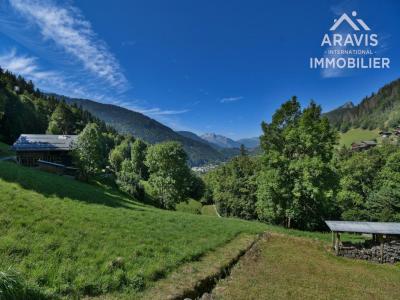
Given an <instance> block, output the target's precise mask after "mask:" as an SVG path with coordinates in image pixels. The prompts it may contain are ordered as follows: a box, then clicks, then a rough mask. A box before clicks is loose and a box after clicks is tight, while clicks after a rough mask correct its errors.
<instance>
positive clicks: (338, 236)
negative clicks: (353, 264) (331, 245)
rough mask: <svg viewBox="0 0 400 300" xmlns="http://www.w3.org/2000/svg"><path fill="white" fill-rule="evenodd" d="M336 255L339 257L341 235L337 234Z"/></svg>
mask: <svg viewBox="0 0 400 300" xmlns="http://www.w3.org/2000/svg"><path fill="white" fill-rule="evenodd" d="M335 244H336V245H335V253H336V255H339V251H340V250H339V247H340V233H339V232H336V241H335Z"/></svg>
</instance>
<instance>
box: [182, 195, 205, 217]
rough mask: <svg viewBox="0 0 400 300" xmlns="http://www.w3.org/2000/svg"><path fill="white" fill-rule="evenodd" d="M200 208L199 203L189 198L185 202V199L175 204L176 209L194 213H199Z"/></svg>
mask: <svg viewBox="0 0 400 300" xmlns="http://www.w3.org/2000/svg"><path fill="white" fill-rule="evenodd" d="M201 208H202V205H201V203H200V202H199V201H196V200H194V199H189V200H188V201H187V202H186V201H185V202H181V203H178V204H177V205H176V210H177V211H181V212H185V213H190V214H195V215H200V214H201Z"/></svg>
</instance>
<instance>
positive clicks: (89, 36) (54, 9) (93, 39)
mask: <svg viewBox="0 0 400 300" xmlns="http://www.w3.org/2000/svg"><path fill="white" fill-rule="evenodd" d="M9 2H10V4H11V5H12V7H13V8H14V9H15V10H16V11H18V12H19V13H20V14H21V15H22V16H24V17H25V18H26V19H28V20H29V21H30V22H31V23H33V24H35V25H36V26H38V28H39V29H40V32H41V35H42V36H43V38H44V39H45V40H51V41H53V42H54V43H55V44H56V45H57V46H58V47H60V48H61V49H63V50H64V51H65V52H67V53H68V54H70V55H71V56H72V57H74V58H75V59H77V60H78V61H80V62H81V63H82V64H83V66H84V68H85V69H86V70H88V71H89V72H91V73H92V74H94V75H95V76H97V77H98V78H100V79H102V80H104V81H105V82H107V83H108V84H109V85H110V86H112V87H114V88H117V89H118V90H120V91H124V90H126V89H127V86H128V82H127V80H126V78H125V76H124V74H123V72H122V70H121V67H120V65H119V63H118V61H117V59H116V58H115V57H114V55H113V54H112V53H111V52H110V50H109V49H108V47H107V45H106V43H105V42H104V41H102V40H101V39H100V38H98V36H97V35H96V33H95V32H94V31H93V29H92V26H91V24H90V22H89V21H87V20H85V18H84V17H83V15H82V14H81V13H80V11H79V10H78V9H77V8H75V7H73V6H71V5H65V6H60V5H58V4H57V3H55V2H53V1H51V0H32V1H28V0H10V1H9Z"/></svg>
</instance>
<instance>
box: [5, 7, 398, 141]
mask: <svg viewBox="0 0 400 300" xmlns="http://www.w3.org/2000/svg"><path fill="white" fill-rule="evenodd" d="M353 11H356V12H357V17H360V18H361V19H362V20H363V21H364V22H365V23H366V24H368V26H369V27H370V29H371V32H367V33H372V32H373V33H375V34H377V35H378V37H379V47H378V48H377V52H379V53H380V54H382V55H384V56H385V57H389V58H390V61H391V64H390V69H373V70H371V69H369V70H357V71H350V70H340V71H335V72H326V71H321V70H316V69H310V67H309V59H310V57H313V56H321V55H322V56H323V55H324V49H323V48H322V47H321V40H322V37H323V36H324V34H325V33H328V32H329V28H330V27H331V26H332V24H333V23H334V20H335V19H338V18H339V17H340V16H341V15H342V14H343V13H347V14H348V15H349V16H351V13H352V12H353ZM399 14H400V2H399V1H396V0H393V1H319V0H315V1H314V0H313V1H295V0H293V1H235V0H234V1H184V0H179V1H178V0H170V1H163V0H158V1H154V0H148V1H122V0H118V1H111V2H110V1H105V0H96V1H55V0H36V1H27V0H0V66H2V67H3V68H8V69H10V70H11V71H13V72H15V73H18V74H21V75H23V76H25V77H27V78H29V79H32V80H33V81H34V82H35V83H36V84H37V86H38V87H39V88H41V89H42V90H45V91H51V92H57V93H60V94H64V95H67V96H72V97H80V98H89V99H93V100H97V101H100V102H104V103H112V104H116V105H120V106H123V107H126V108H130V109H133V110H136V111H139V112H142V113H144V114H146V115H149V116H150V117H152V118H155V119H157V120H159V121H161V122H164V123H165V124H166V125H168V126H171V127H172V128H174V129H176V130H190V131H193V132H196V133H198V134H202V133H205V132H217V133H220V134H223V135H226V136H228V137H230V138H233V139H238V138H243V137H251V136H257V135H259V134H260V132H261V131H260V123H261V121H262V120H266V121H269V120H270V118H271V116H272V114H273V112H274V111H275V110H276V108H278V107H279V105H280V104H281V103H282V102H283V101H285V100H287V99H289V98H290V97H291V96H293V95H297V96H298V97H299V99H300V101H301V102H302V103H303V104H304V105H306V104H307V103H308V102H309V100H310V99H314V100H315V101H316V102H317V103H319V104H321V105H322V107H323V109H324V110H325V111H327V110H330V109H333V108H335V107H336V106H339V105H341V104H343V103H344V102H347V101H349V100H351V101H353V102H355V103H357V102H358V101H360V100H361V99H362V98H363V97H365V96H366V95H369V94H371V92H374V91H376V90H377V89H378V88H380V87H381V86H383V85H384V84H386V83H388V82H390V81H392V80H394V79H396V78H398V77H399V70H400V69H399V67H400V64H399V60H398V58H399V50H398V49H399V46H400V45H399V44H400V39H399V36H400V35H399V33H400V19H399V18H398V16H399ZM346 30H348V29H346Z"/></svg>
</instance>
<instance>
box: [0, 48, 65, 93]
mask: <svg viewBox="0 0 400 300" xmlns="http://www.w3.org/2000/svg"><path fill="white" fill-rule="evenodd" d="M0 66H1V67H2V68H3V69H6V70H9V71H11V72H13V73H15V74H17V75H22V76H23V77H26V78H27V79H29V80H32V81H34V82H35V83H38V84H39V85H47V84H48V83H49V82H50V81H51V82H53V83H55V84H56V85H58V86H60V85H64V84H65V82H64V80H63V78H62V77H61V76H60V74H58V73H57V72H54V71H47V70H43V69H42V68H41V67H40V66H39V64H38V62H37V58H36V57H32V56H27V55H17V51H16V50H15V49H11V50H10V51H9V52H7V53H3V54H1V55H0Z"/></svg>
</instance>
